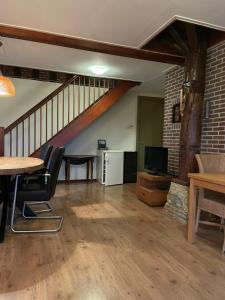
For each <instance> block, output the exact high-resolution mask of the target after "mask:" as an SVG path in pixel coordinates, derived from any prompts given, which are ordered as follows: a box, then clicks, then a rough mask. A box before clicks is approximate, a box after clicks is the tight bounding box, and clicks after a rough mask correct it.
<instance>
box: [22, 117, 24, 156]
mask: <svg viewBox="0 0 225 300" xmlns="http://www.w3.org/2000/svg"><path fill="white" fill-rule="evenodd" d="M22 156H24V120H23V122H22Z"/></svg>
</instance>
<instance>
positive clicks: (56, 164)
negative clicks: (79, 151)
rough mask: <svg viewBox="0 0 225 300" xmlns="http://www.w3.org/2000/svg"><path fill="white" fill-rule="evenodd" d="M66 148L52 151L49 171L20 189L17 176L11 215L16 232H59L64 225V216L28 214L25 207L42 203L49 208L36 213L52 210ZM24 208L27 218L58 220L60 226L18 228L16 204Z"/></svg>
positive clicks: (23, 212)
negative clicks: (51, 202) (34, 228)
mask: <svg viewBox="0 0 225 300" xmlns="http://www.w3.org/2000/svg"><path fill="white" fill-rule="evenodd" d="M64 151H65V150H64V148H55V149H53V151H52V154H51V156H50V159H49V164H48V172H47V173H45V174H36V175H35V176H37V177H38V178H39V180H38V181H35V182H32V181H31V182H30V183H28V184H24V185H22V186H21V187H20V188H19V189H18V178H19V175H18V176H16V180H15V188H14V194H13V204H12V215H11V229H12V231H13V232H15V233H50V232H58V231H59V230H60V229H61V227H62V222H63V217H62V216H53V215H47V216H27V215H26V213H25V208H26V206H27V205H28V207H29V206H32V205H37V204H38V205H40V204H48V205H47V206H48V209H47V210H37V211H34V213H36V214H39V213H42V212H50V211H52V209H53V208H52V206H51V205H50V202H49V201H50V200H51V198H52V197H53V196H54V194H55V189H56V184H57V179H58V175H59V170H60V167H61V164H62V159H63V154H64ZM17 205H18V206H19V207H21V208H22V215H23V217H24V218H25V219H31V220H35V219H39V220H43V219H44V220H46V219H47V220H58V221H59V222H58V226H57V227H55V228H52V229H40V230H28V229H18V228H16V227H15V224H14V223H15V215H16V206H17Z"/></svg>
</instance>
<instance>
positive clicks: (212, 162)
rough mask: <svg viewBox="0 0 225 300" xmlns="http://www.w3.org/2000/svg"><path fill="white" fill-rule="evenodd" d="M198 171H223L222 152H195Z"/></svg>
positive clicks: (224, 157) (224, 161) (224, 165)
mask: <svg viewBox="0 0 225 300" xmlns="http://www.w3.org/2000/svg"><path fill="white" fill-rule="evenodd" d="M195 157H196V159H197V162H198V168H199V172H200V173H225V155H224V154H196V155H195Z"/></svg>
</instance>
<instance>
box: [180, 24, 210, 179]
mask: <svg viewBox="0 0 225 300" xmlns="http://www.w3.org/2000/svg"><path fill="white" fill-rule="evenodd" d="M207 33H208V31H207V29H206V30H204V29H203V30H201V31H200V33H199V35H198V44H197V46H196V49H195V50H194V48H192V49H191V50H190V51H189V53H187V56H186V62H185V82H184V85H183V91H185V95H186V96H185V97H184V98H183V100H184V105H183V106H181V111H182V112H183V113H182V116H181V132H180V159H179V178H180V179H181V180H182V181H183V182H185V183H187V182H188V176H187V175H188V173H192V172H196V171H197V163H196V159H195V154H197V153H199V152H200V147H201V131H202V130H201V129H202V115H203V100H204V90H205V66H206V55H207V45H208V35H207ZM185 83H186V85H185ZM187 83H188V84H187ZM185 86H186V87H185Z"/></svg>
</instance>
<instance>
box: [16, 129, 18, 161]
mask: <svg viewBox="0 0 225 300" xmlns="http://www.w3.org/2000/svg"><path fill="white" fill-rule="evenodd" d="M16 156H18V125H17V126H16Z"/></svg>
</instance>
